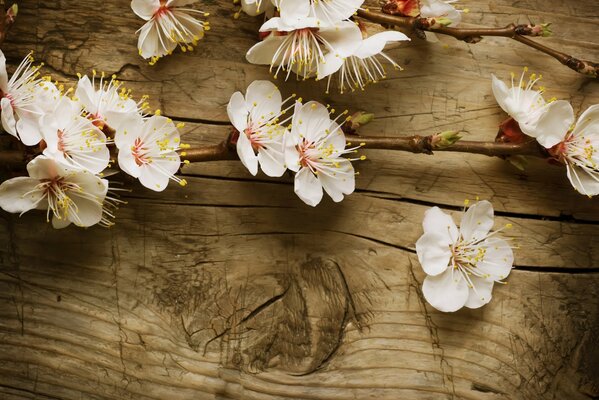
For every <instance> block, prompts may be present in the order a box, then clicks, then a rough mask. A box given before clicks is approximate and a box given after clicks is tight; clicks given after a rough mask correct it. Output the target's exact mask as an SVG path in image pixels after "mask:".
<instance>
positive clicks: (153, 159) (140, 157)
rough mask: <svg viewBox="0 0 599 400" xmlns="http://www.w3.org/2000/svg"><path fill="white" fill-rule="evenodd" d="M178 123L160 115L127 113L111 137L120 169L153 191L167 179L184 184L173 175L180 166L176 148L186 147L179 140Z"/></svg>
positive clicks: (166, 181)
mask: <svg viewBox="0 0 599 400" xmlns="http://www.w3.org/2000/svg"><path fill="white" fill-rule="evenodd" d="M180 126H182V125H178V126H176V125H175V124H174V123H173V121H172V120H171V119H169V118H166V117H163V116H160V115H153V116H151V117H150V118H147V119H144V118H142V117H141V116H140V115H139V114H130V116H129V118H128V121H127V123H124V124H123V125H122V128H121V129H119V130H117V131H116V135H115V139H114V142H115V144H116V146H117V147H118V149H119V155H118V162H119V166H120V167H121V169H122V170H123V171H125V172H126V173H127V174H129V175H131V176H133V177H134V178H138V179H139V181H140V183H141V184H142V185H144V186H145V187H147V188H148V189H152V190H154V191H156V192H161V191H163V190H164V189H166V187H167V185H168V182H169V180H171V179H172V180H174V181H175V182H177V183H179V184H180V185H181V186H185V185H186V184H187V181H186V180H185V179H181V178H178V177H177V176H175V173H176V172H177V171H178V170H179V168H180V166H181V158H180V156H179V153H177V150H179V149H181V148H186V147H187V146H186V145H183V144H180V136H179V131H178V130H177V128H178V127H180ZM181 155H183V156H184V155H185V153H184V152H183V153H181Z"/></svg>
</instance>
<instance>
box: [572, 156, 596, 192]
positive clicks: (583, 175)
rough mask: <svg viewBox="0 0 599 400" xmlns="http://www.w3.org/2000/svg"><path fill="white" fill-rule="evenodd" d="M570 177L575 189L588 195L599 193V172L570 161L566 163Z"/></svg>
mask: <svg viewBox="0 0 599 400" xmlns="http://www.w3.org/2000/svg"><path fill="white" fill-rule="evenodd" d="M566 168H567V173H568V179H569V180H570V183H571V184H572V186H574V189H576V191H577V192H578V193H580V194H584V195H586V196H596V195H598V194H599V173H597V172H595V171H594V170H592V171H591V170H588V169H584V168H582V167H579V166H577V165H572V164H570V163H568V164H566Z"/></svg>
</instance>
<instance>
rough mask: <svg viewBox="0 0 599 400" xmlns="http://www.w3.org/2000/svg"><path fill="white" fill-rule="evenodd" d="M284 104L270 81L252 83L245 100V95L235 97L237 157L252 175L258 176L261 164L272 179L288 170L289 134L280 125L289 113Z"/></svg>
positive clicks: (231, 113)
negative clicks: (286, 157) (237, 137)
mask: <svg viewBox="0 0 599 400" xmlns="http://www.w3.org/2000/svg"><path fill="white" fill-rule="evenodd" d="M289 99H291V98H289ZM289 99H287V100H289ZM287 100H286V101H287ZM286 101H285V102H286ZM283 104H284V102H283V100H282V99H281V93H280V92H279V89H277V87H276V86H275V85H274V84H273V83H271V82H269V81H254V82H252V83H251V84H250V85H249V86H248V88H247V91H246V95H245V98H244V97H243V94H241V92H235V93H233V95H232V96H231V100H230V101H229V104H228V106H227V113H228V114H229V119H230V120H231V123H232V124H233V126H234V127H235V129H237V130H238V131H239V139H238V140H237V154H238V155H239V159H240V160H241V162H242V163H243V165H244V166H245V167H246V168H247V169H248V170H249V171H250V173H251V174H252V175H256V174H257V173H258V164H260V166H261V167H262V170H263V171H264V173H265V174H266V175H268V176H281V175H283V173H284V172H285V170H286V169H287V168H286V167H285V151H284V150H285V149H284V144H283V141H284V138H285V134H286V133H287V130H286V129H285V128H284V127H282V126H281V124H282V123H283V122H284V121H280V117H281V115H282V113H283V112H285V111H287V110H283V111H282V110H281V108H282V106H283ZM289 108H291V107H289ZM256 153H257V154H256Z"/></svg>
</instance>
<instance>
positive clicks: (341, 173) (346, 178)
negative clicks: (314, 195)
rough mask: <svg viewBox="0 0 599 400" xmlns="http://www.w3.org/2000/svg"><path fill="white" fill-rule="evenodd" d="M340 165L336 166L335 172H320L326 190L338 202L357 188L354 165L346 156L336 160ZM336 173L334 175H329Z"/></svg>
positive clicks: (320, 178)
mask: <svg viewBox="0 0 599 400" xmlns="http://www.w3.org/2000/svg"><path fill="white" fill-rule="evenodd" d="M336 162H337V165H338V167H335V171H334V172H327V173H326V174H325V173H324V172H321V173H319V175H318V179H319V180H320V183H321V184H322V187H323V188H324V190H325V192H327V194H328V195H329V196H331V199H333V201H334V202H336V203H338V202H340V201H341V200H343V197H344V196H343V195H349V194H352V193H353V192H354V190H355V188H356V177H355V173H354V167H353V165H352V164H351V162H350V161H349V160H347V159H344V158H339V159H337V160H336ZM329 174H334V175H332V176H331V175H329Z"/></svg>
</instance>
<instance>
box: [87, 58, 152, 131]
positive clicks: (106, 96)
mask: <svg viewBox="0 0 599 400" xmlns="http://www.w3.org/2000/svg"><path fill="white" fill-rule="evenodd" d="M96 75H97V74H96V71H95V70H94V71H93V75H92V79H91V80H90V79H89V78H88V77H87V75H84V76H81V75H80V74H79V82H77V89H76V90H75V98H76V99H77V101H79V102H80V103H81V105H82V106H83V109H84V110H85V112H86V113H87V116H88V118H89V119H92V120H93V121H95V124H96V125H97V126H98V127H99V128H100V129H102V128H103V127H104V125H108V126H109V127H110V128H112V129H115V130H116V129H117V128H118V127H119V125H120V123H121V122H122V121H123V120H124V119H126V118H127V114H129V113H139V114H141V115H143V114H144V110H145V109H146V108H147V106H148V103H146V102H145V101H146V100H147V98H148V97H147V96H143V97H142V99H141V101H140V102H136V101H135V100H133V99H132V98H131V92H130V91H128V90H127V89H125V88H123V87H122V86H121V82H119V81H118V80H117V79H116V76H115V75H113V76H112V77H111V79H110V80H107V79H105V75H104V72H102V73H101V76H100V80H99V82H98V86H99V87H98V89H96Z"/></svg>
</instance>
